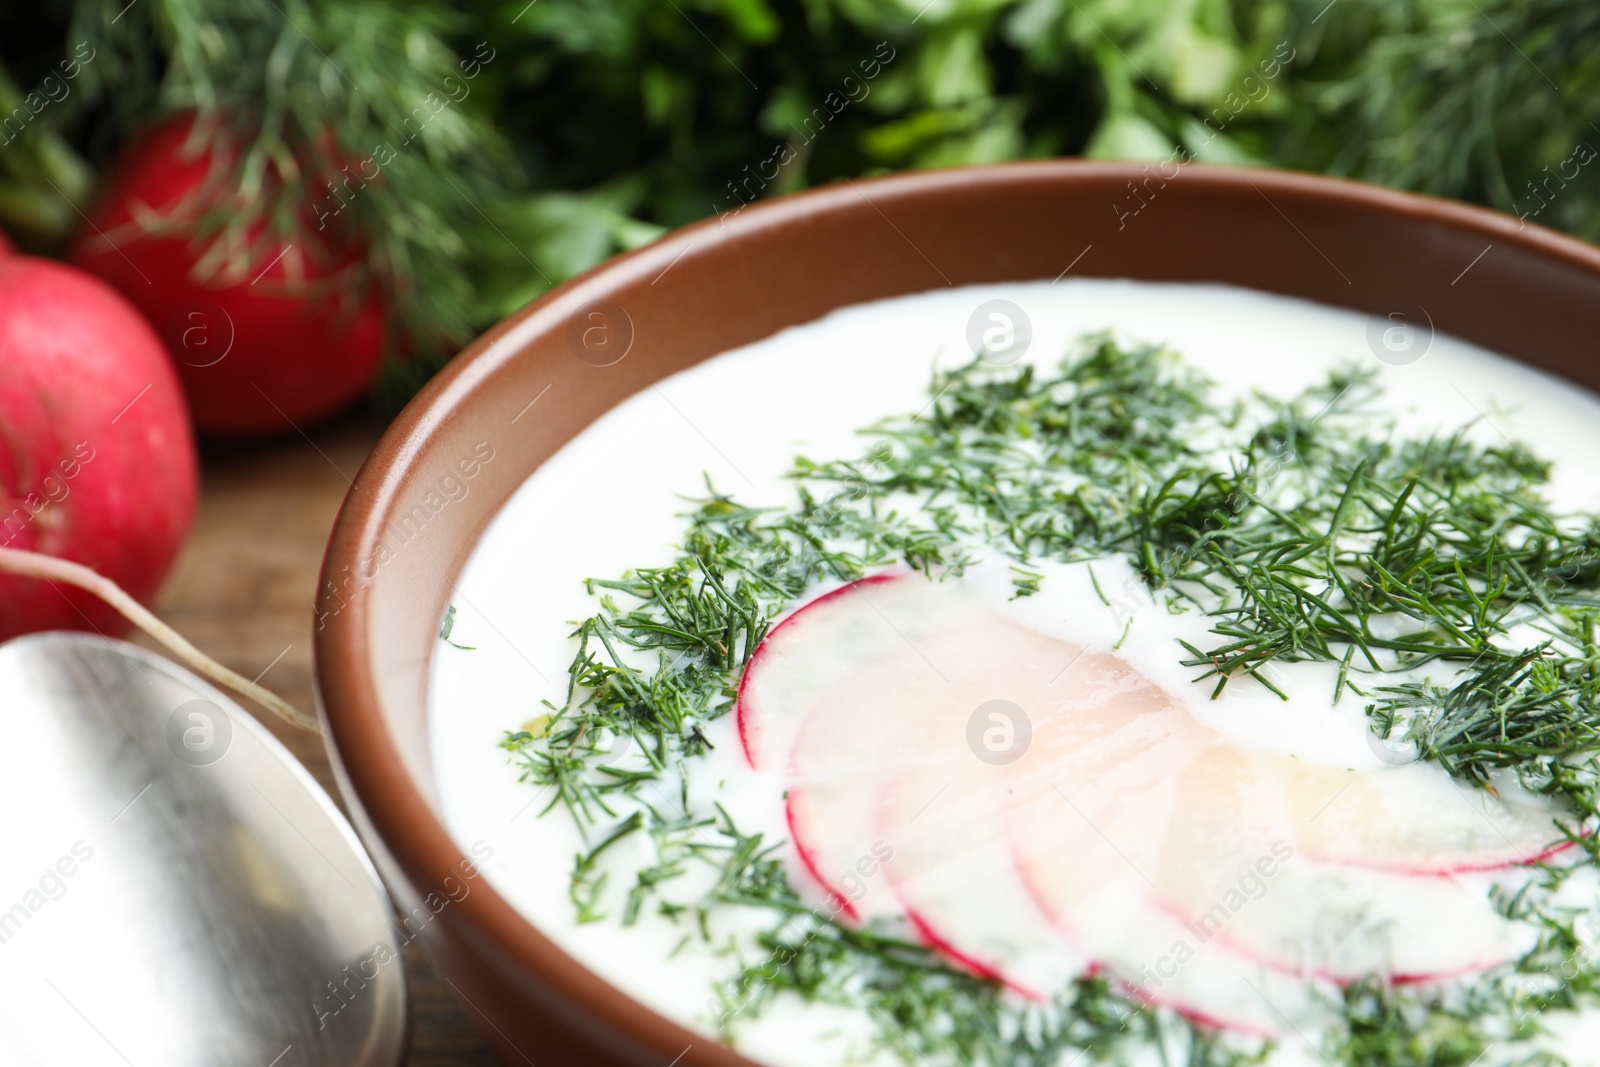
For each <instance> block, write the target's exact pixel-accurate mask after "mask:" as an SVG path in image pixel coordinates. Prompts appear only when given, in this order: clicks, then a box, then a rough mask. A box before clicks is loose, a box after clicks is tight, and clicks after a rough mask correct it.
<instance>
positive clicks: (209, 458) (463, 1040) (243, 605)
mask: <svg viewBox="0 0 1600 1067" xmlns="http://www.w3.org/2000/svg"><path fill="white" fill-rule="evenodd" d="M381 430H382V426H381V425H380V424H379V423H378V422H376V421H374V420H372V419H368V418H362V417H346V418H344V419H341V420H339V421H336V422H335V423H333V424H332V425H330V426H327V427H325V428H322V429H320V430H319V429H313V430H311V431H309V433H308V434H307V435H305V436H301V435H299V434H294V435H291V436H288V437H284V438H279V439H277V440H274V441H269V442H264V443H261V444H251V445H208V446H206V447H204V448H203V449H202V461H201V497H200V511H199V515H198V517H197V518H196V521H195V526H194V530H193V532H192V533H191V534H190V537H189V541H188V543H187V545H185V547H184V550H183V553H182V554H181V555H180V556H179V558H178V562H177V565H176V566H175V567H174V568H173V570H172V573H171V575H170V576H169V577H168V579H167V583H166V586H165V587H164V588H163V590H162V592H161V595H160V597H159V598H158V599H157V601H156V611H157V612H158V613H159V614H160V615H161V616H162V617H163V618H164V619H166V620H167V621H168V622H169V623H171V624H172V625H173V626H175V627H177V628H178V630H179V631H180V632H181V633H183V635H184V636H185V637H187V638H189V640H190V641H192V642H194V643H195V644H196V645H198V646H199V647H200V648H201V649H203V650H204V651H206V652H207V653H209V654H210V655H212V656H214V657H215V658H216V659H218V660H220V661H222V662H223V663H225V664H227V665H228V666H229V667H232V668H233V669H234V670H236V671H238V672H239V673H241V674H243V675H245V676H246V677H254V676H255V675H256V674H258V673H261V672H265V673H263V674H262V677H261V679H260V680H261V683H262V684H263V685H265V686H267V687H268V688H269V689H272V690H274V691H275V692H277V693H278V694H279V695H281V696H283V697H284V698H285V699H287V700H288V701H289V702H290V703H291V704H294V705H295V706H296V707H298V708H300V709H301V710H302V711H306V712H308V713H309V712H311V711H312V709H313V707H314V701H313V698H312V669H311V624H312V613H311V599H312V594H313V593H314V591H315V590H316V586H317V571H318V568H319V567H320V566H321V563H322V550H323V548H324V547H325V545H326V544H327V540H328V531H329V530H330V529H331V528H332V526H333V519H334V516H335V515H336V514H337V513H338V511H339V505H340V503H341V502H342V501H343V500H344V494H345V490H346V489H347V488H348V487H349V484H350V479H351V478H353V477H354V476H355V473H356V471H357V470H358V469H359V468H360V466H361V461H362V460H363V459H364V458H365V457H366V454H367V452H368V451H369V450H370V449H371V447H372V445H373V443H374V442H375V441H376V440H377V439H378V434H379V433H380V432H381ZM141 643H142V644H145V645H147V646H150V647H154V646H153V645H152V643H151V642H148V641H141ZM264 717H265V718H267V719H268V720H269V721H268V723H267V725H268V726H269V727H270V728H272V730H273V733H275V734H276V735H277V736H278V738H279V739H280V740H282V741H283V742H284V743H285V744H286V745H288V747H289V749H290V751H292V752H293V753H294V754H295V755H296V756H297V757H298V758H299V759H300V760H301V762H303V763H304V764H305V765H306V766H307V767H308V768H310V770H311V773H312V774H313V775H315V776H316V779H317V781H319V782H321V783H322V786H323V788H324V789H326V790H327V791H328V792H329V793H330V794H332V795H333V796H334V797H335V798H336V799H337V798H338V795H339V794H338V791H337V790H336V789H335V787H334V784H333V777H332V774H331V773H330V771H329V768H328V757H327V755H326V753H325V752H324V750H323V747H322V739H321V738H320V737H316V736H312V735H310V734H306V733H302V732H300V731H297V730H294V729H292V728H290V727H286V726H283V725H282V724H281V723H278V722H276V721H275V720H271V719H270V716H264ZM406 965H407V975H408V977H409V979H410V983H411V1005H412V1036H411V1055H410V1058H409V1059H408V1060H407V1063H408V1064H410V1067H446V1065H448V1067H458V1065H464V1067H480V1065H481V1067H488V1065H491V1064H494V1063H495V1062H496V1061H495V1060H494V1059H493V1058H492V1057H491V1056H490V1054H489V1052H488V1050H487V1048H486V1047H485V1046H484V1044H483V1043H482V1042H481V1041H480V1040H479V1039H478V1036H477V1033H476V1032H475V1030H474V1029H473V1023H472V1021H471V1020H470V1019H469V1018H468V1017H467V1012H468V1010H469V1009H466V1008H464V1007H462V1006H461V1005H459V1004H458V1002H457V1001H456V1000H455V999H454V997H453V995H452V994H451V993H450V991H449V989H448V988H447V987H446V986H445V984H444V983H443V982H442V981H440V980H439V978H438V977H437V976H436V975H435V974H434V973H433V970H432V969H431V968H430V967H429V966H428V964H427V962H426V961H425V960H423V958H422V957H421V956H420V955H419V954H418V952H417V947H416V945H415V944H414V943H413V944H411V945H409V946H408V947H407V948H406ZM540 1067H559V1065H554V1064H547V1063H546V1062H545V1061H543V1060H541V1061H540Z"/></svg>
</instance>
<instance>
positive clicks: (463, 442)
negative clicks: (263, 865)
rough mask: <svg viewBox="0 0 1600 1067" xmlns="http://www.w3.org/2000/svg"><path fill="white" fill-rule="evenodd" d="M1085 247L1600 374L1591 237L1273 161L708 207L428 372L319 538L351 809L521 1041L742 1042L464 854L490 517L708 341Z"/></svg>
mask: <svg viewBox="0 0 1600 1067" xmlns="http://www.w3.org/2000/svg"><path fill="white" fill-rule="evenodd" d="M1175 169H1176V168H1173V170H1175ZM1163 175H1165V176H1163ZM1069 267H1070V270H1071V273H1072V275H1074V276H1100V277H1124V278H1137V279H1146V280H1158V281H1192V282H1227V283H1232V284H1234V285H1241V286H1248V287H1250V288H1254V289H1262V290H1266V291H1268V292H1273V293H1282V294H1286V295H1289V296H1296V297H1304V298H1309V299H1311V300H1316V301H1320V302H1322V303H1325V304H1333V305H1338V306H1343V307H1348V308H1354V309H1356V310H1359V311H1365V312H1369V313H1373V314H1378V315H1383V314H1387V313H1389V312H1391V311H1394V310H1396V309H1407V310H1409V309H1412V308H1416V307H1421V308H1423V309H1425V310H1426V313H1427V315H1428V316H1429V317H1430V318H1431V320H1432V322H1433V324H1434V326H1435V327H1437V328H1438V329H1440V330H1444V331H1447V332H1449V333H1452V334H1455V335H1456V336H1458V337H1461V338H1464V339H1466V340H1468V341H1472V342H1476V343H1477V344H1480V345H1483V346H1485V347H1487V348H1490V349H1492V350H1495V351H1498V352H1502V353H1505V354H1506V355H1509V356H1512V357H1515V358H1517V359H1520V360H1523V361H1525V362H1527V363H1530V364H1533V365H1534V366H1538V367H1542V368H1544V369H1546V370H1549V371H1553V372H1555V373H1556V374H1560V375H1564V376H1566V377H1567V378H1570V379H1571V380H1573V381H1576V382H1580V383H1582V384H1583V385H1586V386H1589V387H1590V388H1600V362H1597V360H1596V358H1595V355H1594V353H1595V338H1596V337H1600V249H1596V248H1593V247H1591V246H1589V245H1586V244H1583V243H1581V242H1578V241H1575V240H1572V239H1570V238H1566V237H1562V236H1559V235H1557V234H1553V233H1550V232H1548V231H1545V230H1541V229H1538V228H1537V227H1531V226H1523V225H1520V224H1519V223H1518V222H1517V221H1516V220H1515V219H1511V218H1508V217H1506V216H1503V215H1499V214H1495V213H1492V212H1488V211H1483V210H1480V209H1477V208H1472V207H1466V206H1463V205H1460V204H1455V203H1449V202H1445V201H1440V200H1431V199H1425V198H1421V197H1416V196H1409V195H1403V194H1399V193H1394V192H1389V191H1386V190H1382V189H1377V188H1373V187H1371V186H1366V185H1359V184H1355V183H1349V182H1342V181H1333V180H1329V179H1325V178H1316V177H1308V176H1304V175H1298V174H1287V173H1281V172H1274V171H1267V170H1242V169H1214V168H1207V167H1202V166H1187V167H1184V168H1183V169H1182V171H1181V173H1178V174H1176V175H1174V173H1173V171H1172V170H1167V171H1163V170H1162V169H1161V168H1159V167H1153V166H1152V167H1139V166H1133V165H1116V164H1103V163H1086V162H1071V161H1066V162H1046V163H1026V164H1016V165H1010V166H1000V167H984V168H977V169H971V170H955V171H945V172H938V173H921V174H907V175H898V176H894V177H888V178H881V179H876V180H871V181H860V182H846V183H842V184H837V185H833V186H829V187H827V188H825V189H819V190H817V191H814V192H810V193H806V194H803V195H799V196H794V197H789V198H785V199H780V200H775V201H771V202H768V203H763V204H761V205H759V206H752V207H748V208H746V209H745V210H743V211H742V212H740V213H738V214H737V215H736V216H733V217H729V218H724V219H721V220H717V219H713V220H710V221H707V222H703V223H700V224H699V225H696V226H691V227H689V228H688V229H685V230H681V231H679V232H677V233H674V234H672V235H671V236H669V237H666V238H664V239H663V240H661V241H658V242H657V243H656V244H654V245H651V246H650V247H648V248H645V249H642V250H640V251H637V252H634V253H631V254H629V255H625V256H621V257H619V258H617V259H614V260H612V261H610V262H609V263H607V264H605V265H604V266H602V267H600V268H598V269H596V270H594V271H592V272H590V273H589V274H587V275H584V276H583V277H581V278H578V279H576V280H574V281H571V282H568V283H567V284H565V285H563V286H561V287H559V288H558V289H556V290H554V291H553V292H551V293H549V294H548V295H546V296H544V297H543V298H541V299H539V300H537V301H535V302H534V303H533V304H531V305H529V306H528V307H526V308H524V309H523V310H522V311H520V312H518V313H517V314H516V315H514V316H512V317H511V318H510V319H508V320H507V321H506V322H503V323H501V324H500V325H499V326H497V327H496V328H495V329H494V330H492V331H490V332H489V333H488V334H487V335H485V336H484V337H482V338H480V339H479V340H478V341H477V342H476V343H474V344H473V345H471V346H470V347H469V348H468V349H467V350H466V351H465V352H463V353H462V354H461V356H460V357H459V358H457V359H456V360H455V361H454V362H453V363H452V364H451V365H450V367H449V369H447V370H446V371H445V372H444V373H442V374H440V375H439V376H438V377H437V378H435V379H434V381H433V382H432V383H431V384H430V385H429V386H428V388H427V389H425V390H424V391H423V393H422V394H421V395H420V396H419V397H417V399H416V400H414V401H412V403H411V404H410V406H408V407H407V408H406V409H405V411H404V412H403V413H402V414H401V415H400V417H399V418H398V419H397V420H396V421H395V423H394V425H393V426H391V427H390V428H389V431H388V432H387V433H386V434H384V436H383V439H382V440H381V441H380V442H379V443H378V446H377V448H376V449H375V450H374V451H373V453H372V456H371V457H370V458H369V459H368V460H367V462H366V465H365V466H364V467H363V468H362V469H361V474H360V476H359V477H357V479H356V481H355V485H354V487H353V488H352V489H351V490H350V495H349V498H348V499H347V500H346V501H345V505H344V510H343V512H342V513H341V514H340V516H339V520H338V523H337V525H336V526H335V527H334V530H333V536H332V539H331V541H330V543H329V546H328V555H327V559H326V562H325V565H324V570H323V579H324V585H323V588H322V590H321V593H320V598H319V605H318V618H319V622H318V632H317V648H316V652H317V678H318V683H319V686H320V693H321V700H322V708H323V714H324V716H325V722H326V727H327V736H328V742H329V747H330V749H331V750H332V755H333V759H334V763H335V766H336V768H337V771H338V773H339V775H340V786H341V788H342V790H343V792H344V797H345V800H346V801H347V802H348V804H349V806H350V808H351V812H352V815H353V817H354V819H355V822H356V825H357V827H358V828H359V830H360V832H361V835H362V837H363V838H364V839H365V841H366V844H367V847H368V848H369V849H371V851H372V853H373V855H374V858H375V859H376V860H377V862H378V865H379V867H380V868H381V869H382V871H383V873H384V875H385V878H386V880H387V881H388V884H389V886H390V888H391V889H392V890H393V891H394V894H395V897H396V899H397V900H398V901H399V902H400V906H401V908H402V911H413V912H414V914H416V915H418V916H419V917H420V916H425V917H426V921H424V920H423V918H418V919H417V920H415V921H414V922H413V924H412V927H413V928H415V929H417V930H418V931H419V933H418V937H419V940H420V941H421V943H422V945H423V948H424V949H425V951H427V952H428V953H429V955H430V957H431V958H432V960H433V961H434V963H435V965H436V966H437V967H438V969H439V971H440V973H442V974H443V975H444V976H445V977H446V978H447V979H448V980H449V982H450V983H451V984H452V986H453V987H454V988H455V989H456V991H457V992H458V993H459V994H460V996H461V998H462V999H463V1000H464V1001H465V1002H466V1004H467V1011H468V1012H469V1014H471V1015H472V1016H473V1017H474V1018H475V1019H476V1020H477V1021H478V1023H479V1024H480V1026H481V1028H482V1030H483V1033H484V1035H485V1037H486V1038H487V1040H488V1041H489V1042H490V1044H491V1045H493V1046H494V1047H495V1048H497V1049H498V1050H499V1051H500V1052H501V1053H502V1055H503V1056H504V1057H505V1059H506V1061H507V1062H508V1063H524V1062H528V1063H538V1064H541V1065H562V1064H584V1065H608V1067H609V1065H616V1067H621V1065H628V1067H667V1065H668V1064H676V1065H677V1067H710V1065H717V1067H734V1065H748V1064H749V1061H747V1060H745V1059H744V1058H742V1057H740V1056H738V1055H736V1054H734V1053H733V1052H731V1051H729V1050H727V1049H726V1048H723V1047H721V1046H719V1045H717V1044H715V1043H712V1042H709V1041H707V1040H705V1039H703V1038H701V1037H698V1036H696V1035H694V1034H692V1033H690V1032H689V1031H687V1030H685V1029H683V1028H682V1027H680V1026H678V1025H676V1024H674V1023H672V1022H669V1021H668V1020H666V1019H664V1018H662V1017H661V1016H659V1015H656V1014H655V1013H654V1012H652V1011H650V1010H648V1009H646V1008H644V1007H642V1006H641V1005H639V1004H638V1003H636V1002H634V1001H632V1000H630V999H629V998H627V997H625V996H624V995H623V994H621V993H619V992H617V991H616V990H615V989H614V988H612V987H611V986H609V985H608V984H606V983H605V982H604V981H602V980H601V979H599V978H597V977H596V976H594V975H593V974H591V973H590V972H589V971H587V970H586V969H585V968H584V967H583V966H582V965H581V964H579V963H577V962H576V961H574V960H573V959H572V958H571V957H569V956H567V955H566V954H565V953H563V952H562V951H561V950H560V949H558V948H556V947H555V946H554V945H553V944H552V943H551V942H550V941H549V940H547V939H546V938H545V936H544V935H543V934H541V933H540V932H539V929H538V927H537V926H535V925H534V924H532V923H530V922H528V921H527V920H526V919H524V918H523V917H522V916H521V915H519V914H518V913H517V912H515V911H514V910H512V908H511V907H510V906H509V905H508V904H507V903H506V902H505V901H504V900H503V899H502V898H501V897H500V896H499V895H497V894H496V893H495V891H494V890H493V889H492V888H490V887H489V886H488V885H487V884H486V883H485V881H484V880H483V879H481V878H466V877H464V876H463V873H462V872H463V869H464V864H466V861H467V857H466V856H465V854H464V852H463V850H462V849H461V848H460V847H458V846H457V844H456V843H455V842H454V841H452V840H451V838H450V835H449V834H448V833H447V832H446V831H445V828H444V826H443V825H442V824H441V822H440V818H439V814H438V809H437V798H436V796H435V792H434V784H433V773H432V770H431V768H430V766H429V756H428V744H427V729H426V723H425V721H424V720H425V716H426V707H427V701H426V689H427V684H428V673H427V672H428V661H429V656H430V654H431V652H432V649H433V648H434V647H435V645H436V641H437V627H438V619H439V617H440V615H441V613H442V612H443V611H444V609H445V606H446V603H447V600H448V598H449V596H450V593H451V587H452V585H453V583H454V582H455V580H456V578H457V575H458V573H459V572H460V569H461V567H462V566H463V565H464V563H465V561H466V559H467V556H468V554H469V553H470V551H471V550H472V548H473V546H474V544H475V542H476V540H477V538H478V535H479V533H480V532H481V531H482V530H483V529H484V526H485V525H486V524H487V523H488V522H489V520H490V519H491V518H492V517H493V516H494V515H495V513H496V511H498V510H499V508H500V506H501V505H502V503H504V502H505V500H506V499H507V498H508V497H509V496H510V495H511V493H512V492H513V491H514V490H515V489H516V488H517V487H518V486H519V485H520V484H521V483H522V482H523V480H524V479H526V478H527V477H528V475H530V474H531V473H533V471H534V470H535V469H536V468H537V467H538V466H539V465H540V464H541V463H543V462H544V461H545V459H546V458H547V457H548V456H550V455H551V454H552V453H553V452H555V451H556V450H557V449H559V448H560V447H561V446H562V445H563V444H564V443H565V442H566V441H567V440H569V439H570V438H571V437H573V435H575V434H577V433H578V432H579V431H581V430H582V429H583V428H584V427H586V426H588V425H589V424H590V423H591V422H593V421H594V420H595V419H596V418H597V417H598V416H600V415H601V414H603V413H604V412H605V411H606V410H607V409H609V408H611V407H612V406H613V405H615V404H616V403H618V402H619V401H621V400H623V399H624V398H626V397H628V396H630V395H632V394H633V393H636V392H638V391H639V390H641V389H643V388H645V387H646V386H647V385H649V384H650V383H652V382H654V381H656V380H657V379H660V378H662V377H664V376H666V375H669V374H672V373H674V372H676V371H679V370H682V369H684V368H685V367H688V366H690V365H691V364H694V363H696V362H698V361H700V360H703V359H705V358H707V357H708V356H714V355H716V354H717V353H719V352H723V351H725V350H727V349H730V348H733V347H736V346H738V345H743V344H746V343H748V342H751V341H755V340H757V339H759V338H762V337H766V336H767V335H769V334H771V333H773V332H774V331H776V330H779V329H782V328H783V327H786V326H791V325H794V324H796V323H802V322H806V321H808V320H811V319H815V318H817V317H818V316H820V315H822V314H824V313H826V312H828V311H831V310H833V309H834V308H837V307H840V306H843V305H846V304H854V303H859V302H861V301H866V300H874V299H878V298H881V297H888V296H895V295H898V294H903V293H913V292H917V291H920V290H926V289H933V288H937V287H939V286H945V285H968V284H974V283H980V282H1001V281H1010V280H1028V279H1040V278H1046V279H1048V278H1055V277H1057V276H1058V275H1060V274H1062V273H1063V272H1064V271H1066V270H1067V269H1068V268H1069ZM1413 314H1414V312H1413ZM619 353H620V354H623V355H625V358H622V359H620V360H619V361H617V362H611V361H612V360H613V359H614V358H615V357H616V356H617V355H618V354H619ZM535 401H537V404H535V405H534V406H532V407H530V406H529V405H530V404H534V402H535ZM479 441H489V442H491V444H492V445H493V447H494V449H495V455H496V460H495V462H493V463H492V464H488V465H485V466H483V467H482V468H481V470H479V471H478V473H477V474H476V476H475V477H474V478H473V479H472V481H471V482H470V491H469V492H468V494H467V495H466V496H465V497H463V498H460V499H454V500H449V499H446V498H444V497H441V496H440V495H439V493H438V492H437V491H436V488H435V487H437V486H439V485H440V481H441V479H442V478H443V477H444V476H446V475H447V474H451V473H457V470H456V466H457V464H458V463H459V462H460V460H461V458H462V457H465V456H469V455H470V454H471V453H472V449H473V446H474V444H475V443H476V442H479ZM557 861H559V862H565V861H566V857H564V856H563V857H552V862H557ZM465 869H467V870H469V871H470V870H471V868H470V867H466V868H465ZM463 886H466V887H467V888H468V890H469V891H468V892H466V894H465V895H464V896H463V895H462V887H463ZM430 894H434V896H433V897H432V898H431V903H432V905H433V906H432V907H430V906H429V900H430V898H429V895H430ZM446 901H447V902H446ZM441 902H446V903H443V904H442V905H441ZM417 908H421V909H423V910H421V911H415V910H414V909H417ZM435 912H436V913H435Z"/></svg>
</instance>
